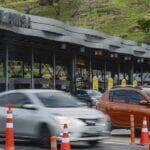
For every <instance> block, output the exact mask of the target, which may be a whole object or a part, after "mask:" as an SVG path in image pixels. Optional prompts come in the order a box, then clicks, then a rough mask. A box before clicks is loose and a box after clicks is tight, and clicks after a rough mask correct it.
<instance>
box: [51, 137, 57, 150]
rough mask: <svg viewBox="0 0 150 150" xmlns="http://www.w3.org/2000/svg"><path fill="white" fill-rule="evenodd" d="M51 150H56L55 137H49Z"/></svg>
mask: <svg viewBox="0 0 150 150" xmlns="http://www.w3.org/2000/svg"><path fill="white" fill-rule="evenodd" d="M51 150H57V138H56V136H52V137H51Z"/></svg>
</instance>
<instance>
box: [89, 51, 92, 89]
mask: <svg viewBox="0 0 150 150" xmlns="http://www.w3.org/2000/svg"><path fill="white" fill-rule="evenodd" d="M89 74H90V76H89V77H90V89H92V54H91V51H90V62H89Z"/></svg>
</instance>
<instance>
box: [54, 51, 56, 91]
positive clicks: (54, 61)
mask: <svg viewBox="0 0 150 150" xmlns="http://www.w3.org/2000/svg"><path fill="white" fill-rule="evenodd" d="M53 89H54V90H55V89H56V53H55V52H53Z"/></svg>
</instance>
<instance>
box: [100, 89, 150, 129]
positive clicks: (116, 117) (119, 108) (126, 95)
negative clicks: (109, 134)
mask: <svg viewBox="0 0 150 150" xmlns="http://www.w3.org/2000/svg"><path fill="white" fill-rule="evenodd" d="M145 99H147V97H146V95H145V94H144V93H143V92H142V91H141V90H140V89H133V88H131V89H130V88H126V89H125V88H124V89H123V88H118V89H112V90H110V91H107V92H105V94H104V95H103V97H102V100H101V102H100V105H99V107H100V109H102V110H103V111H105V112H106V113H107V114H108V115H109V116H110V119H111V122H112V125H113V126H119V127H129V126H130V114H134V116H135V125H136V127H140V126H141V124H142V120H143V116H146V117H148V118H149V117H150V109H149V108H148V107H147V106H145V105H141V104H140V102H141V101H143V100H145Z"/></svg>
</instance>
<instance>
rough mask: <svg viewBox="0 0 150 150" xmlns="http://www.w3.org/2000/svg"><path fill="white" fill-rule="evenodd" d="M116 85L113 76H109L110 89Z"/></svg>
mask: <svg viewBox="0 0 150 150" xmlns="http://www.w3.org/2000/svg"><path fill="white" fill-rule="evenodd" d="M113 86H114V80H113V78H111V77H110V78H108V90H110V89H111V88H113Z"/></svg>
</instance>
